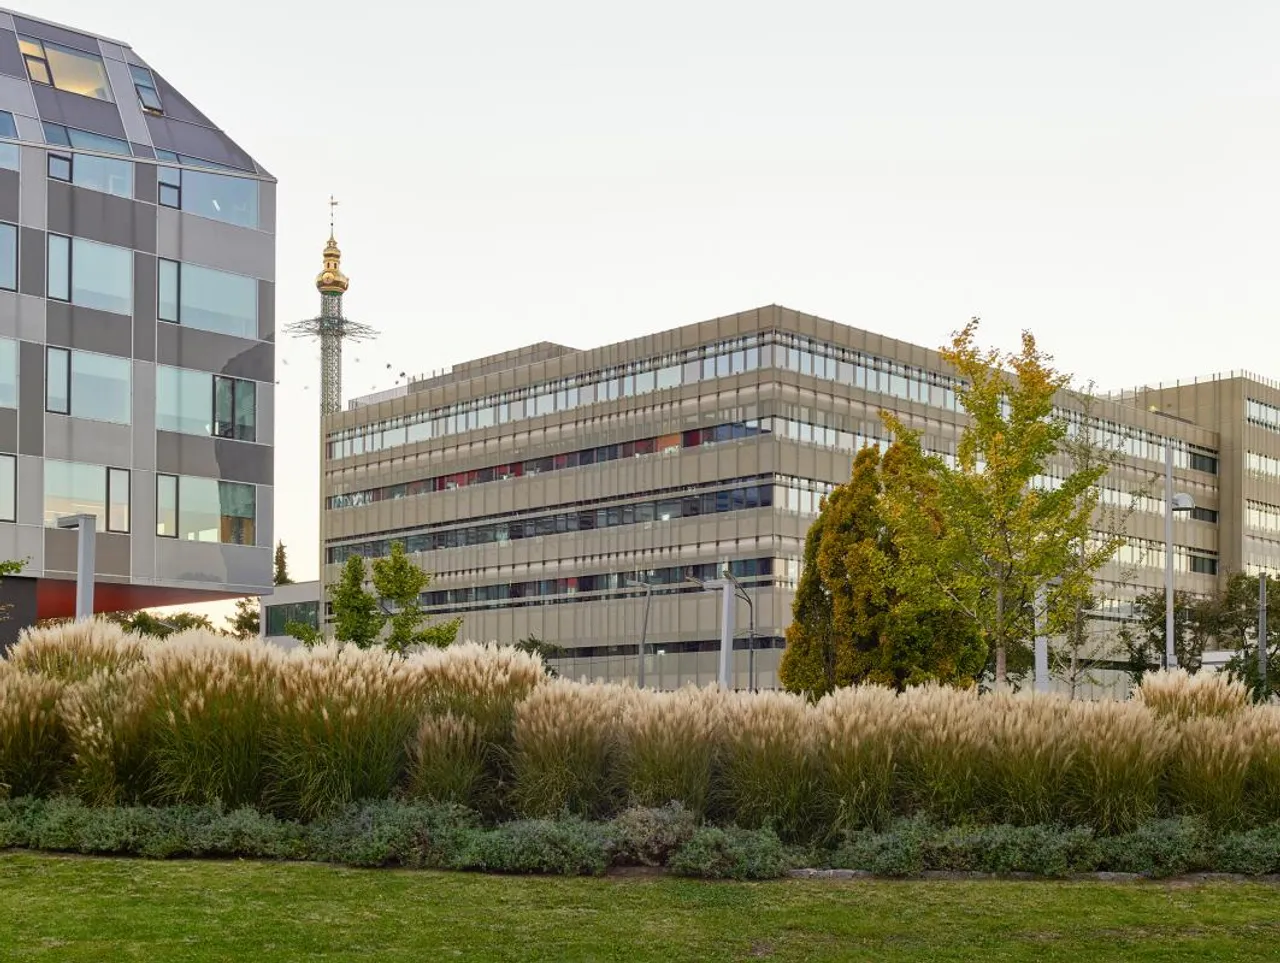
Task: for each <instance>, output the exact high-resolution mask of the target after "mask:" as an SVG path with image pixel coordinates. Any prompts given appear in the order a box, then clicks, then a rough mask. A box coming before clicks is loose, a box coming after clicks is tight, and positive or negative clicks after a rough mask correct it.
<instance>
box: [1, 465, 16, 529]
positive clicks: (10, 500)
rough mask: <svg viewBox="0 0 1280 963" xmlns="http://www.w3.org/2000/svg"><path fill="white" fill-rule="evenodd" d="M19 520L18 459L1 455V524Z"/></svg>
mask: <svg viewBox="0 0 1280 963" xmlns="http://www.w3.org/2000/svg"><path fill="white" fill-rule="evenodd" d="M17 520H18V459H17V456H15V455H0V522H16V521H17Z"/></svg>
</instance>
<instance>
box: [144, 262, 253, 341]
mask: <svg viewBox="0 0 1280 963" xmlns="http://www.w3.org/2000/svg"><path fill="white" fill-rule="evenodd" d="M158 287H159V301H158V305H157V308H158V311H159V315H158V317H159V318H160V320H161V321H172V322H174V323H176V324H183V325H186V326H187V327H190V328H199V329H200V330H202V331H214V332H217V333H219V334H230V335H234V336H235V337H238V338H257V337H258V282H257V281H256V280H254V279H253V278H249V277H244V276H243V275H240V274H230V273H228V272H226V271H215V270H213V269H212V268H206V267H200V266H199V265H196V264H183V263H178V262H176V261H166V260H164V259H161V260H160V276H159V285H158Z"/></svg>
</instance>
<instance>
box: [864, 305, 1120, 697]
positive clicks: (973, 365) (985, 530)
mask: <svg viewBox="0 0 1280 963" xmlns="http://www.w3.org/2000/svg"><path fill="white" fill-rule="evenodd" d="M977 333H978V319H976V318H974V319H973V320H972V321H970V322H969V324H967V325H966V326H965V327H964V329H963V330H961V331H960V332H958V333H957V334H956V335H955V337H954V339H953V340H952V343H951V345H950V346H948V347H946V348H944V349H943V350H942V356H943V358H944V359H945V360H946V361H947V362H949V363H950V364H951V366H952V367H953V368H954V369H955V370H956V372H957V374H958V375H959V376H960V378H961V379H962V384H961V386H960V387H958V388H957V396H958V398H959V401H960V403H961V405H962V407H963V409H964V411H965V412H966V413H967V414H968V421H967V422H966V424H965V427H964V429H963V431H962V433H961V436H960V441H959V444H958V445H957V450H956V466H955V468H951V467H949V466H948V465H947V464H946V463H945V462H943V461H942V459H940V458H938V457H936V456H925V455H924V453H923V451H922V450H921V447H920V441H919V436H918V434H917V433H916V432H914V431H911V430H910V429H909V428H907V427H906V425H905V424H904V423H902V422H901V421H900V420H899V419H898V418H897V417H896V416H894V415H892V414H890V413H888V412H885V413H884V414H883V415H882V417H883V418H884V421H885V423H886V424H887V425H888V427H889V428H890V430H891V431H893V432H894V435H895V437H896V438H897V439H898V441H899V443H901V444H902V445H903V446H904V447H905V448H907V449H909V450H910V451H912V452H913V457H914V458H915V459H916V460H917V461H919V462H920V463H921V464H922V469H923V470H924V471H926V472H927V473H928V474H930V475H932V476H933V477H934V478H935V479H936V482H937V493H938V494H937V504H938V507H939V510H940V513H941V516H942V519H943V526H942V532H941V536H940V537H939V535H937V534H936V533H935V531H934V527H933V526H932V525H930V524H929V523H928V522H927V520H926V519H923V518H921V513H920V512H919V506H918V504H917V503H916V502H915V500H914V498H913V497H912V493H911V492H910V490H904V491H901V492H899V493H898V494H897V495H891V496H890V498H889V499H888V500H887V502H888V510H887V515H888V520H889V523H890V524H891V525H892V527H893V528H894V531H895V537H896V540H897V541H898V543H899V547H900V555H901V559H902V562H901V567H902V568H903V570H904V572H905V573H906V576H907V577H909V578H910V579H911V580H912V582H913V583H914V587H913V591H915V592H917V593H923V594H924V595H926V596H927V594H928V593H929V592H940V593H941V594H942V595H943V596H945V597H946V598H947V599H948V600H949V601H950V602H951V603H952V604H953V605H955V606H956V607H957V608H958V609H959V610H960V611H962V612H963V613H965V614H966V615H967V616H968V617H969V618H970V619H972V620H973V622H974V623H975V624H976V625H977V626H978V628H979V630H980V632H981V633H982V636H983V638H984V639H985V640H986V641H987V643H988V645H989V646H990V648H991V650H992V651H993V652H994V655H995V664H994V669H993V672H994V677H995V683H996V685H997V687H1003V686H1004V685H1005V684H1006V682H1007V678H1008V670H1009V666H1010V659H1011V657H1012V658H1013V659H1014V660H1015V661H1016V662H1021V663H1022V664H1026V663H1027V662H1029V650H1030V646H1029V641H1030V639H1031V638H1032V634H1033V631H1034V620H1035V611H1034V607H1035V602H1036V599H1037V597H1038V596H1039V595H1040V593H1041V591H1042V590H1043V591H1044V593H1045V595H1044V598H1045V614H1046V616H1047V618H1048V620H1049V622H1050V623H1051V625H1057V626H1061V625H1062V624H1064V623H1065V622H1066V621H1068V619H1069V617H1070V613H1071V611H1072V610H1073V609H1074V606H1075V605H1076V604H1077V601H1078V600H1079V599H1080V598H1082V597H1084V596H1085V595H1086V594H1087V592H1088V591H1089V586H1090V585H1091V583H1092V578H1093V569H1090V567H1089V566H1088V565H1079V564H1076V561H1077V558H1076V554H1075V548H1076V546H1078V545H1079V544H1080V542H1081V540H1082V539H1087V538H1088V537H1089V534H1090V522H1091V519H1092V516H1093V513H1094V510H1095V508H1096V507H1097V502H1098V491H1097V483H1098V481H1099V479H1100V478H1101V477H1102V476H1103V475H1104V474H1105V473H1106V468H1105V467H1104V466H1102V465H1098V466H1095V467H1093V468H1091V469H1077V470H1075V471H1073V472H1071V473H1070V474H1069V475H1067V477H1066V478H1064V479H1062V483H1061V484H1060V485H1057V486H1055V487H1047V486H1037V484H1036V480H1037V476H1040V475H1042V474H1043V473H1044V470H1045V467H1046V464H1047V463H1048V461H1049V459H1050V458H1051V457H1052V456H1053V455H1054V454H1055V453H1056V452H1058V451H1059V448H1060V444H1061V442H1062V440H1063V438H1064V437H1065V436H1066V433H1067V424H1066V422H1065V420H1063V419H1062V418H1060V417H1058V416H1056V414H1055V412H1054V400H1055V398H1056V396H1057V395H1058V392H1059V391H1061V390H1062V389H1063V388H1064V387H1065V386H1066V385H1067V382H1068V377H1067V376H1066V375H1064V374H1061V373H1059V372H1058V371H1056V370H1055V369H1054V368H1053V367H1052V365H1051V362H1052V358H1051V357H1050V356H1048V355H1046V354H1045V353H1043V352H1042V351H1041V350H1040V349H1039V347H1038V346H1037V344H1036V340H1035V337H1034V336H1033V335H1032V334H1031V333H1030V332H1023V335H1022V348H1021V350H1020V351H1019V352H1017V353H1008V354H1005V353H1002V352H1000V351H998V350H985V351H984V350H982V349H980V348H979V347H978V345H977ZM1102 561H1105V559H1103V560H1102ZM1098 564H1101V562H1099V563H1098ZM1094 568H1095V569H1096V566H1095V567H1094Z"/></svg>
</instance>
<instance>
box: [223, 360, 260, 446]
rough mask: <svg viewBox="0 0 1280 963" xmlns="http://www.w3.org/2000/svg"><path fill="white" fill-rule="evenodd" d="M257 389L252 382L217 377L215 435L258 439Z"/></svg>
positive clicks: (240, 439)
mask: <svg viewBox="0 0 1280 963" xmlns="http://www.w3.org/2000/svg"><path fill="white" fill-rule="evenodd" d="M256 388H257V386H256V385H255V384H254V383H253V382H252V381H242V380H240V379H239V378H224V377H222V376H221V375H217V376H215V377H214V379H213V434H214V435H215V436H216V437H218V438H235V439H238V440H239V441H254V440H255V430H254V422H255V420H256V417H255V416H256V411H257V405H256V403H255V402H256V397H255V396H256V394H257V392H256V390H255V389H256Z"/></svg>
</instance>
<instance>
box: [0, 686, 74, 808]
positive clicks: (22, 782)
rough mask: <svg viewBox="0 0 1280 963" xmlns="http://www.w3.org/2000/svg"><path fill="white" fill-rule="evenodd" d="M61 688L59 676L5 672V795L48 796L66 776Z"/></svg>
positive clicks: (0, 766) (0, 775)
mask: <svg viewBox="0 0 1280 963" xmlns="http://www.w3.org/2000/svg"><path fill="white" fill-rule="evenodd" d="M61 692H62V683H61V682H59V681H57V680H55V679H50V678H46V677H44V676H41V675H28V674H27V673H24V672H19V671H16V670H13V669H10V670H7V671H5V672H3V673H0V797H3V796H5V795H13V796H28V795H29V796H42V795H46V794H48V793H50V792H52V791H53V790H54V788H55V787H57V785H58V784H59V782H60V780H61V779H62V778H63V776H64V775H65V773H66V770H67V767H68V765H69V763H70V761H71V750H70V745H69V742H68V739H67V730H66V726H65V725H63V722H62V716H61V713H60V712H59V711H58V700H59V697H60V695H61Z"/></svg>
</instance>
